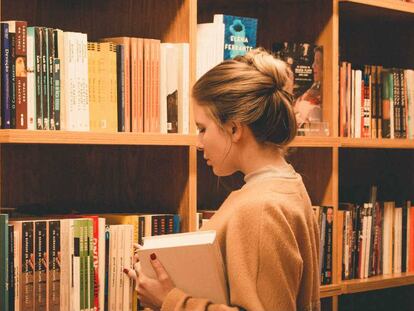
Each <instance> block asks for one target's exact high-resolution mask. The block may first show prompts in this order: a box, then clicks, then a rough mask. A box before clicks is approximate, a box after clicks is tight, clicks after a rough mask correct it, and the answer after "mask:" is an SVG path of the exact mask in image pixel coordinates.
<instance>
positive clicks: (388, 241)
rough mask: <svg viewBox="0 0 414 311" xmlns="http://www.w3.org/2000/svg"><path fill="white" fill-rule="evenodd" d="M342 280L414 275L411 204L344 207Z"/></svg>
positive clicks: (413, 233)
mask: <svg viewBox="0 0 414 311" xmlns="http://www.w3.org/2000/svg"><path fill="white" fill-rule="evenodd" d="M339 222H340V225H341V228H343V229H342V230H343V255H342V279H344V280H349V279H358V278H359V279H362V278H367V277H371V276H375V275H382V274H391V273H401V272H414V206H413V205H411V202H410V201H407V202H403V203H396V202H392V201H389V202H374V203H372V202H370V203H363V204H351V203H343V204H341V205H340V212H339Z"/></svg>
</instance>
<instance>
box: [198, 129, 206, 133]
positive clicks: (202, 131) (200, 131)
mask: <svg viewBox="0 0 414 311" xmlns="http://www.w3.org/2000/svg"><path fill="white" fill-rule="evenodd" d="M205 131H206V129H205V128H198V133H204V132H205Z"/></svg>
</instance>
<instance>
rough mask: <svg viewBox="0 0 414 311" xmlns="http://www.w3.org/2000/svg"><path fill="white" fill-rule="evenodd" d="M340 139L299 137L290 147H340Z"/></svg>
mask: <svg viewBox="0 0 414 311" xmlns="http://www.w3.org/2000/svg"><path fill="white" fill-rule="evenodd" d="M338 146H339V139H338V138H336V137H305V136H297V137H296V138H295V139H294V140H293V142H292V143H291V144H290V147H317V148H319V147H338Z"/></svg>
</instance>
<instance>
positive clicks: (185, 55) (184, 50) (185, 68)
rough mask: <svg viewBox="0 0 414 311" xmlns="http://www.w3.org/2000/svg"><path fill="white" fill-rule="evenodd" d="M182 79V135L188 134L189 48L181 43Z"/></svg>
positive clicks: (186, 44)
mask: <svg viewBox="0 0 414 311" xmlns="http://www.w3.org/2000/svg"><path fill="white" fill-rule="evenodd" d="M180 47H181V55H182V68H181V70H182V73H183V74H182V77H183V134H189V133H190V46H189V44H188V43H181V44H180Z"/></svg>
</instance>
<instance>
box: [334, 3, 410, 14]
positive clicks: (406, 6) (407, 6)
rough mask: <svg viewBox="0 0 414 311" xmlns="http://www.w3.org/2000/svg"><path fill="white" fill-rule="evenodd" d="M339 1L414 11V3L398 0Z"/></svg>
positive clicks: (407, 11) (401, 10)
mask: <svg viewBox="0 0 414 311" xmlns="http://www.w3.org/2000/svg"><path fill="white" fill-rule="evenodd" d="M339 3H340V4H341V3H347V4H357V5H365V6H372V7H378V8H383V9H388V10H393V11H400V12H405V13H414V4H413V3H409V2H404V1H398V0H339Z"/></svg>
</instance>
